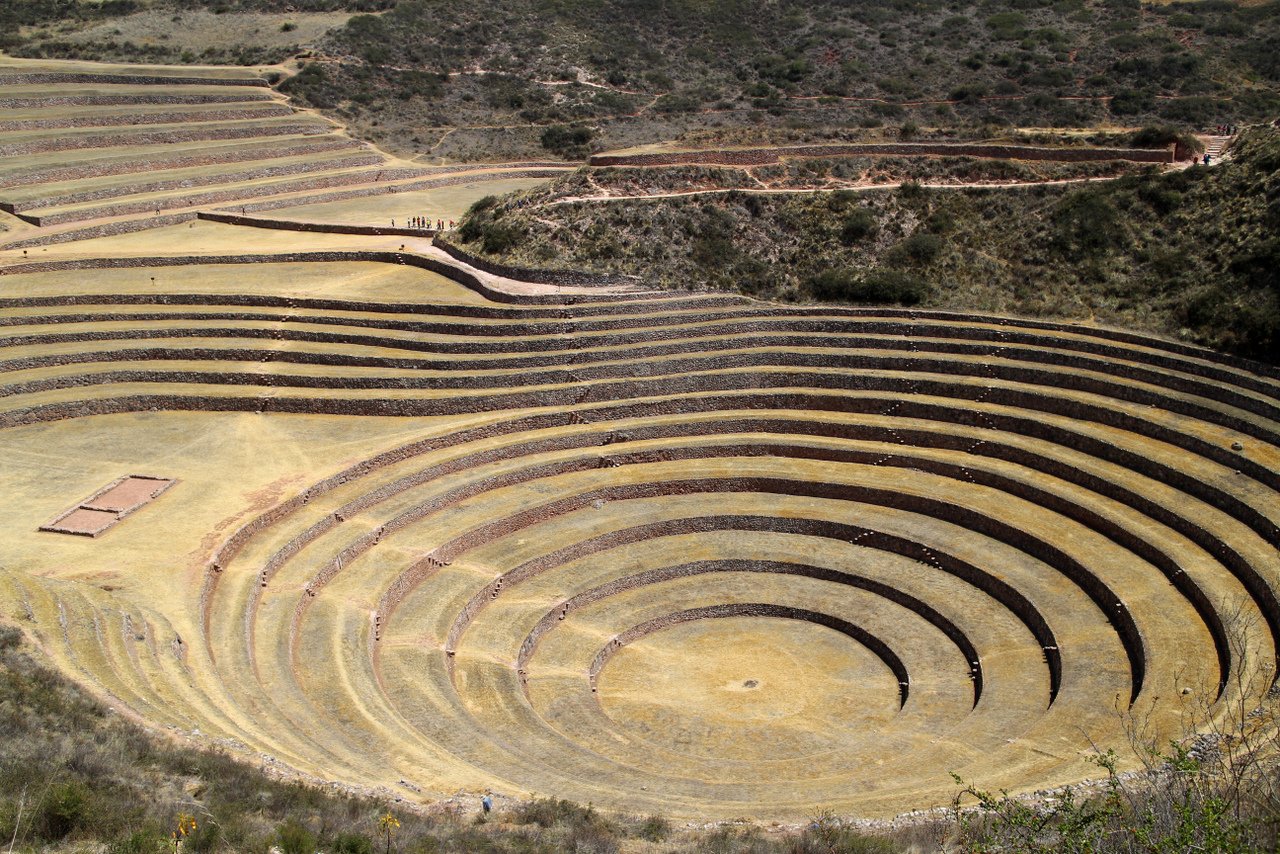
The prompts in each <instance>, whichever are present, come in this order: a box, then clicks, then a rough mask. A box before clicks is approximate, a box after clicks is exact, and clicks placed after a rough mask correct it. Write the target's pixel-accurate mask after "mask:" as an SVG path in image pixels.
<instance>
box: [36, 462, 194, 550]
mask: <svg viewBox="0 0 1280 854" xmlns="http://www.w3.org/2000/svg"><path fill="white" fill-rule="evenodd" d="M171 486H173V479H172V478H167V477H151V476H150V475H137V474H131V475H127V476H125V477H121V478H117V479H116V480H113V481H112V482H111V483H109V484H107V485H106V486H104V487H103V488H102V489H99V490H98V491H97V492H95V493H94V494H93V495H91V496H89V497H88V498H86V499H85V500H84V501H81V502H80V503H79V504H77V505H76V506H75V507H73V508H71V509H70V510H68V511H66V512H65V513H61V514H59V515H58V517H57V518H56V519H54V520H52V521H51V522H48V523H47V524H44V525H41V526H40V530H42V531H50V532H52V533H56V534H74V535H76V536H81V537H96V536H98V535H99V534H103V533H106V531H107V530H108V529H110V528H112V527H114V526H115V525H116V524H118V523H119V522H120V521H121V520H122V519H124V517H125V516H128V515H129V514H130V513H134V512H136V511H138V510H141V509H142V508H143V507H145V506H146V505H147V504H150V503H151V502H152V501H154V500H155V499H157V498H159V497H160V495H161V493H163V492H164V491H165V490H167V489H168V488H169V487H171Z"/></svg>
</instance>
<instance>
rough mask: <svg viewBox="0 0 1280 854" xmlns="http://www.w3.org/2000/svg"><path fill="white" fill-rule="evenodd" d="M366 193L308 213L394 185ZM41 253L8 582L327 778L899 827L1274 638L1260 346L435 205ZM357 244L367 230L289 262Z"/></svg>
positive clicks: (142, 235)
mask: <svg viewBox="0 0 1280 854" xmlns="http://www.w3.org/2000/svg"><path fill="white" fill-rule="evenodd" d="M467 183H471V182H470V181H468V182H467ZM502 186H507V185H502V184H493V185H488V184H484V183H480V182H479V179H477V181H476V183H475V184H474V186H466V184H464V185H461V186H459V187H450V188H447V189H441V190H440V192H439V193H438V194H437V195H435V196H432V197H429V198H425V199H423V200H422V203H423V204H430V205H436V206H438V209H439V210H440V211H441V213H439V214H436V213H435V211H430V212H431V213H432V214H433V215H436V216H444V215H445V214H444V211H445V210H446V209H448V206H449V205H455V206H461V205H463V204H465V203H466V202H467V200H468V199H470V198H472V197H473V196H474V195H476V194H483V193H484V192H485V191H488V190H492V189H495V188H500V187H502ZM347 202H349V200H344V201H343V203H341V204H334V205H328V203H326V205H328V206H327V207H325V208H316V207H309V208H308V209H302V208H301V207H299V208H296V209H294V210H291V211H282V212H281V215H282V216H283V215H284V214H286V213H287V214H288V215H289V216H291V217H294V218H298V219H302V218H303V217H318V216H321V215H323V216H331V217H337V218H339V220H342V218H350V220H353V221H359V219H360V217H364V216H373V215H374V214H375V213H385V211H378V210H374V212H373V213H370V211H369V209H366V208H362V207H361V206H360V205H359V204H347ZM423 212H424V213H427V212H428V211H423ZM94 222H97V220H94ZM41 231H43V230H41V229H34V228H31V227H26V226H24V227H23V228H22V229H21V230H20V233H21V234H23V235H30V234H32V233H38V232H41ZM402 245H403V246H404V250H403V251H401V249H400V247H401V246H402ZM22 251H23V250H21V249H9V250H2V251H0V324H2V325H0V371H2V372H3V384H2V385H0V390H2V392H3V393H2V394H0V439H2V441H3V443H4V444H3V447H4V450H5V453H4V454H3V455H0V498H3V499H4V502H3V503H4V506H5V507H6V508H8V509H7V511H6V513H5V514H3V515H0V612H2V613H3V614H4V615H5V616H7V617H12V618H15V619H18V620H22V621H25V623H26V625H27V627H28V628H29V629H30V630H31V631H32V632H33V633H34V634H35V635H36V636H37V637H38V638H39V640H40V642H41V643H42V645H43V646H44V647H45V648H46V649H47V651H48V652H49V654H50V655H51V656H52V658H53V660H55V661H56V662H57V663H58V664H59V666H60V667H62V668H63V669H64V670H65V671H66V672H68V673H70V674H71V675H73V676H74V677H76V678H77V679H78V680H79V681H81V682H83V683H84V684H86V685H88V686H89V687H90V688H92V689H93V690H95V691H96V692H98V693H99V694H101V695H102V696H104V697H105V698H107V699H108V700H109V701H110V702H112V703H113V704H115V705H116V706H117V707H118V708H119V709H121V710H122V711H125V712H127V713H129V714H133V715H136V716H138V717H139V718H140V719H142V720H144V721H146V722H148V723H149V724H151V725H152V726H155V727H159V728H170V729H174V730H177V731H181V732H184V733H188V734H192V735H193V736H194V737H196V738H198V739H199V740H200V741H202V742H203V743H208V744H216V745H221V746H225V747H228V748H230V749H232V750H234V751H237V752H238V753H240V754H242V755H247V756H254V757H259V758H263V761H269V762H271V763H274V764H277V765H279V766H281V767H283V768H285V769H286V770H288V771H290V772H292V773H297V774H300V775H304V776H306V777H308V778H310V779H316V780H336V781H340V782H342V783H344V784H349V785H356V786H361V787H365V788H368V789H374V790H380V791H384V792H390V793H394V794H395V795H397V796H401V797H406V798H411V799H425V798H431V797H435V796H438V795H442V794H445V793H452V792H456V791H458V790H460V789H461V790H467V791H472V792H478V791H481V790H484V789H490V788H491V789H495V790H498V791H500V792H502V793H504V794H509V795H522V794H529V793H534V792H536V793H539V794H544V795H555V796H559V797H566V798H570V799H573V800H577V801H582V802H592V803H594V804H596V805H597V806H602V807H608V808H611V809H619V810H625V811H628V812H661V813H666V814H672V815H676V816H682V817H684V816H688V817H700V818H735V817H739V816H743V815H746V816H754V817H758V818H778V819H798V818H803V817H805V816H808V815H811V814H812V812H813V811H814V810H815V809H833V810H836V811H838V812H841V813H856V814H860V815H867V816H887V815H892V814H894V813H897V812H901V811H903V810H908V809H913V808H919V807H925V806H931V805H935V804H940V803H945V802H946V801H948V800H949V798H950V796H951V794H952V793H953V791H954V786H953V783H952V780H951V777H950V776H949V775H950V773H951V772H956V773H958V774H961V775H963V776H964V777H965V778H966V779H973V780H976V781H977V782H978V783H979V784H981V785H983V786H984V787H988V788H1009V789H1011V790H1014V791H1023V790H1029V789H1036V788H1043V787H1047V786H1052V785H1058V784H1063V783H1070V782H1074V781H1078V780H1080V779H1082V778H1084V777H1086V776H1089V775H1090V774H1091V773H1093V772H1095V771H1096V770H1097V769H1096V766H1094V765H1093V764H1091V762H1090V761H1089V757H1090V756H1091V755H1092V754H1093V752H1094V751H1095V750H1096V749H1104V750H1105V749H1108V748H1116V749H1118V750H1121V751H1126V750H1127V745H1128V740H1127V733H1126V729H1125V723H1126V716H1127V715H1128V714H1129V713H1130V712H1131V711H1132V713H1134V714H1136V715H1137V716H1139V717H1140V718H1141V719H1142V720H1144V721H1146V722H1147V723H1148V724H1149V725H1150V727H1151V733H1152V735H1154V736H1155V737H1156V738H1158V739H1164V738H1168V737H1172V736H1174V735H1177V734H1180V733H1181V732H1182V731H1183V728H1184V727H1185V726H1186V723H1187V720H1188V719H1189V716H1194V715H1195V714H1197V713H1200V712H1205V713H1207V714H1209V715H1221V714H1223V713H1224V705H1223V704H1225V703H1229V702H1233V701H1236V700H1243V701H1244V702H1246V703H1247V702H1250V701H1251V700H1252V699H1253V698H1254V697H1256V695H1257V693H1258V692H1259V691H1261V690H1262V689H1264V688H1265V687H1266V683H1265V682H1253V681H1250V680H1251V677H1252V676H1254V675H1256V674H1258V673H1260V672H1264V671H1269V669H1270V668H1272V667H1274V663H1275V661H1276V654H1277V636H1280V606H1278V605H1277V594H1276V588H1277V585H1280V563H1278V560H1277V552H1276V543H1277V542H1280V527H1278V526H1280V509H1278V508H1280V502H1278V501H1277V500H1276V498H1277V493H1280V377H1278V376H1277V375H1276V373H1275V372H1274V371H1273V370H1271V369H1267V368H1263V367H1261V366H1257V365H1251V364H1248V363H1243V362H1239V361H1236V360H1232V359H1229V358H1226V357H1222V356H1219V355H1216V354H1213V353H1210V352H1207V351H1200V350H1194V349H1192V348H1188V347H1185V346H1182V345H1179V344H1176V343H1172V342H1167V341H1161V340H1158V339H1153V338H1144V337H1141V336H1136V335H1131V334H1127V333H1123V332H1118V331H1115V330H1107V329H1099V328H1094V327H1089V326H1084V325H1055V324H1052V323H1044V322H1033V321H1019V320H1016V319H1008V318H998V317H986V316H962V315H946V314H930V313H927V312H906V311H895V310H873V309H864V310H857V309H846V308H839V307H829V306H828V307H804V306H785V307H784V306H774V305H768V304H764V303H758V302H753V301H749V300H745V299H742V298H737V297H726V296H717V295H708V294H670V293H668V294H654V293H645V292H643V291H640V290H637V289H635V288H630V289H628V288H626V287H624V286H617V285H610V286H607V287H601V286H596V285H591V284H589V283H588V284H583V283H576V284H575V285H573V286H571V287H564V288H560V287H557V286H555V285H546V284H537V283H532V282H521V281H516V280H504V279H501V278H498V277H494V276H485V275H481V274H477V273H476V272H475V271H470V270H467V269H464V268H463V267H462V266H461V265H458V264H457V263H456V262H452V261H450V260H449V259H448V257H447V256H446V255H445V254H444V253H443V252H441V251H440V250H438V249H435V248H433V247H432V246H431V245H430V243H429V241H427V240H425V239H423V238H418V237H401V236H395V235H388V236H357V235H336V234H323V233H301V232H294V231H278V230H274V229H270V228H258V227H246V226H233V225H224V224H214V223H209V222H192V223H178V224H176V225H172V226H169V227H166V228H157V229H151V230H147V231H140V232H137V233H133V234H127V235H120V236H100V237H96V238H93V239H86V240H79V241H66V242H61V243H54V244H50V245H48V246H43V245H34V246H33V247H31V248H30V249H28V250H27V252H28V254H27V255H26V256H24V255H22V254H21V253H22ZM326 251H328V252H337V251H341V252H353V253H356V252H363V253H367V254H365V255H363V256H358V255H349V256H343V257H342V258H340V259H337V258H329V259H322V258H317V257H315V256H309V257H311V258H312V260H309V261H302V260H298V257H297V256H296V255H293V256H290V255H289V254H288V253H316V252H326ZM371 253H377V254H371ZM248 255H253V256H261V257H258V258H257V259H256V262H255V263H236V262H237V261H243V260H246V257H245V256H248ZM362 259H363V260H362ZM426 259H430V260H432V261H435V262H439V263H441V264H443V265H444V266H443V267H442V268H441V269H443V270H444V271H445V272H446V273H448V274H449V277H446V276H444V275H439V274H437V273H431V272H427V271H426V270H425V269H422V268H421V267H419V266H415V265H419V264H423V263H425V262H426ZM41 262H50V263H49V264H46V265H45V266H40V264H41ZM33 265H35V266H33ZM451 277H452V278H451ZM463 282H465V283H468V284H469V285H470V286H469V287H464V286H463V284H462V283H463ZM129 474H135V475H149V476H155V477H164V478H173V479H175V480H176V483H175V484H174V486H172V487H171V488H170V489H169V490H168V491H166V492H165V493H164V494H163V495H161V496H160V497H158V498H157V499H156V500H154V501H153V502H151V503H150V504H148V505H147V506H145V507H143V508H142V509H140V510H138V511H137V512H135V513H133V514H131V515H129V516H127V517H125V518H124V519H123V520H122V521H120V522H119V523H118V524H116V525H115V526H113V527H112V528H111V529H110V530H108V531H107V532H106V533H105V534H103V535H102V536H101V537H99V538H96V539H88V538H79V537H71V536H66V535H61V534H54V533H49V532H40V531H38V530H37V529H38V528H39V527H40V526H41V525H43V524H45V523H47V522H48V521H50V520H51V519H53V518H55V517H56V516H58V515H59V514H60V513H61V512H63V511H65V510H66V509H68V508H69V507H72V506H75V505H77V503H79V502H81V501H83V500H84V498H85V497H86V496H88V495H92V494H93V493H94V492H96V491H97V490H99V489H100V488H102V487H103V486H104V485H106V484H108V483H111V482H113V481H114V480H116V479H117V478H120V477H122V476H125V475H129ZM1237 639H1238V640H1240V641H1241V643H1240V644H1236V643H1234V641H1236V640H1237ZM264 757H265V758H264ZM1133 762H1134V759H1133V757H1132V756H1131V755H1130V754H1128V753H1127V752H1126V753H1125V754H1124V759H1123V760H1122V763H1127V764H1132V763H1133Z"/></svg>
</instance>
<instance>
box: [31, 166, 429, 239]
mask: <svg viewBox="0 0 1280 854" xmlns="http://www.w3.org/2000/svg"><path fill="white" fill-rule="evenodd" d="M375 165H376V164H375ZM418 174H419V173H418V171H417V170H416V169H403V168H402V169H376V170H375V169H368V168H365V167H361V168H360V169H359V170H358V171H344V172H335V173H333V174H311V175H309V176H308V177H304V178H289V179H285V180H261V179H252V178H251V179H249V180H248V181H245V182H242V183H241V184H240V185H239V186H233V187H225V188H224V189H220V190H209V191H206V192H199V193H189V192H188V193H179V194H175V193H172V192H169V193H165V192H161V193H156V194H154V195H148V196H143V197H142V198H139V199H135V200H133V201H127V202H119V203H116V204H111V205H93V204H92V202H89V203H82V204H79V205H72V206H70V207H68V208H67V209H66V210H61V209H58V208H53V209H49V212H48V213H45V214H27V213H18V212H16V211H15V212H14V213H15V215H17V216H19V217H21V218H22V219H24V220H26V221H27V222H30V223H32V224H34V225H38V226H50V225H60V224H63V223H68V222H80V221H84V220H88V219H99V218H107V217H114V216H124V215H127V214H133V213H145V212H147V211H149V210H155V209H161V210H163V209H173V208H191V207H197V206H200V205H211V204H220V203H224V202H230V201H239V200H242V199H252V198H259V197H262V196H284V195H286V194H296V193H304V192H311V191H314V190H320V189H325V188H329V187H342V186H350V185H356V184H377V183H378V182H381V181H392V182H394V181H403V180H406V179H411V178H414V177H416V176H417V175H418ZM220 183H230V182H220ZM183 189H185V188H183ZM40 210H43V208H41V209H40Z"/></svg>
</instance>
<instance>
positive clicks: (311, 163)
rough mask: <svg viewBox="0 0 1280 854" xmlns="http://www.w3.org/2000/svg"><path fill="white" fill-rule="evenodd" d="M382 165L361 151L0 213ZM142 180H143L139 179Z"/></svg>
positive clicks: (38, 202) (12, 206) (106, 190)
mask: <svg viewBox="0 0 1280 854" xmlns="http://www.w3.org/2000/svg"><path fill="white" fill-rule="evenodd" d="M382 162H383V158H382V155H380V154H378V153H376V152H373V151H364V152H361V153H359V154H352V155H349V156H347V157H337V158H333V159H330V160H305V161H302V162H300V163H284V164H280V165H277V166H263V167H260V168H258V169H246V170H241V171H239V172H218V173H213V174H206V175H191V176H188V177H185V178H175V179H172V180H168V181H153V182H151V183H144V184H124V185H121V186H117V187H101V188H98V189H95V190H82V191H76V192H70V193H60V194H57V195H51V196H44V197H43V198H40V199H33V200H31V201H27V202H16V203H10V202H0V210H3V211H7V212H9V213H13V214H16V213H21V212H23V211H28V210H33V209H36V208H49V207H56V206H60V205H74V204H79V203H81V202H93V201H98V200H99V199H111V198H116V197H118V196H132V195H138V194H141V193H160V192H164V191H165V190H181V189H184V188H186V187H199V186H208V185H210V184H234V183H240V182H242V181H255V180H259V179H262V178H279V177H283V176H286V175H299V174H307V173H309V172H324V171H332V170H338V169H356V168H359V167H361V166H376V165H378V164H379V163H382ZM139 180H144V179H141V178H140V179H139Z"/></svg>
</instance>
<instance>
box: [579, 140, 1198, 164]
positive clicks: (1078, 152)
mask: <svg viewBox="0 0 1280 854" xmlns="http://www.w3.org/2000/svg"><path fill="white" fill-rule="evenodd" d="M922 155H923V156H934V157H979V158H996V159H1002V160H1049V161H1058V162H1062V163H1085V162H1091V161H1102V160H1128V161H1132V162H1135V163H1175V162H1177V161H1176V154H1175V152H1174V148H1173V146H1172V145H1170V146H1169V147H1168V148H1160V149H1139V148H1084V147H1081V148H1067V147H1061V146H1060V147H1046V146H1031V145H988V144H981V143H959V142H884V143H881V142H868V143H841V144H833V145H791V146H778V147H771V148H725V149H706V150H697V151H662V152H654V153H651V154H596V155H592V156H591V158H590V159H589V160H588V161H587V163H588V164H589V165H591V166H687V165H700V166H764V165H766V164H770V163H778V162H780V161H782V160H784V159H789V158H804V157H854V156H862V157H868V156H869V157H918V156H922Z"/></svg>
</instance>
